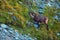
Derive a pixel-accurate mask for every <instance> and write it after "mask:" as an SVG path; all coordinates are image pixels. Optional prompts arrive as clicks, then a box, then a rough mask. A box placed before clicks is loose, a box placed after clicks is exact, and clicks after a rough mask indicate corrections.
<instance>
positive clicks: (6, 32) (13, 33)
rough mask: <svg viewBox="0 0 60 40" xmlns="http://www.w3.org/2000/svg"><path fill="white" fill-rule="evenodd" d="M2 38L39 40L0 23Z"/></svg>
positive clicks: (2, 39)
mask: <svg viewBox="0 0 60 40" xmlns="http://www.w3.org/2000/svg"><path fill="white" fill-rule="evenodd" d="M0 40H37V39H36V38H34V39H33V38H31V37H29V36H28V35H22V34H19V33H18V32H17V30H14V29H13V28H10V27H9V26H7V25H5V24H0Z"/></svg>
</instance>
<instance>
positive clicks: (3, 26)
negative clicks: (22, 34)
mask: <svg viewBox="0 0 60 40" xmlns="http://www.w3.org/2000/svg"><path fill="white" fill-rule="evenodd" d="M0 26H1V27H2V28H8V26H7V25H5V24H1V25H0Z"/></svg>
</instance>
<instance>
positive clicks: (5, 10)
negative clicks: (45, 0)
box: [0, 0, 60, 40]
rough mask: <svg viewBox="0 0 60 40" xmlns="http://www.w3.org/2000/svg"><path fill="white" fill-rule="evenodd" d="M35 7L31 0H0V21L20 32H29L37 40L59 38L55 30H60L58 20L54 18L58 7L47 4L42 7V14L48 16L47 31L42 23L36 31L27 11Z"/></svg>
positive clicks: (58, 10) (59, 39) (57, 39)
mask: <svg viewBox="0 0 60 40" xmlns="http://www.w3.org/2000/svg"><path fill="white" fill-rule="evenodd" d="M27 1H28V3H27ZM37 9H38V7H37V6H36V5H35V3H34V2H32V0H0V23H5V24H7V25H9V26H11V27H12V28H14V29H16V30H18V31H19V32H20V33H22V34H30V36H31V37H36V38H37V39H38V40H60V38H59V37H60V36H57V32H60V21H59V20H57V19H55V18H54V16H55V15H59V14H58V13H60V9H56V8H55V7H49V6H46V7H45V8H44V9H43V10H44V13H43V15H44V16H47V17H48V18H49V22H48V25H49V31H47V30H46V28H45V25H42V24H41V28H39V29H38V31H37V30H36V29H35V28H34V25H33V20H32V19H31V17H30V16H29V12H30V11H35V10H37ZM13 17H15V18H13ZM27 22H28V23H29V22H31V23H32V24H31V23H30V24H28V23H27Z"/></svg>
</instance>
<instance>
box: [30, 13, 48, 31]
mask: <svg viewBox="0 0 60 40" xmlns="http://www.w3.org/2000/svg"><path fill="white" fill-rule="evenodd" d="M29 15H30V16H31V17H32V19H33V20H34V21H35V22H37V24H38V25H39V23H44V24H45V25H46V29H47V30H49V29H48V17H46V16H41V15H40V14H36V13H34V12H29ZM38 28H39V26H38Z"/></svg>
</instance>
